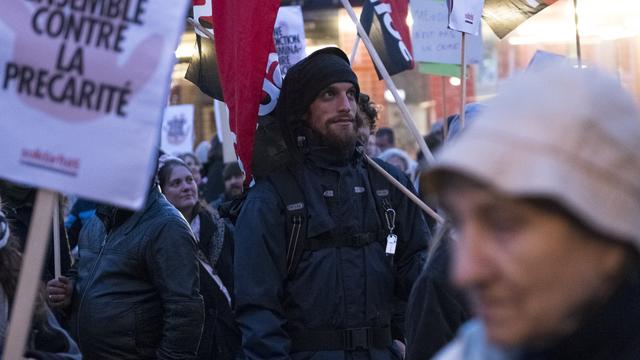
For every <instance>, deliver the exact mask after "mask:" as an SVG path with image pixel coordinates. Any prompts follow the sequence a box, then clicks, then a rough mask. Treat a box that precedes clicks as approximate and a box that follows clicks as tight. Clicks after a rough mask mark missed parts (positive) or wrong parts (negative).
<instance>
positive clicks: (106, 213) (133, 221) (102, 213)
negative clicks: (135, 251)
mask: <svg viewBox="0 0 640 360" xmlns="http://www.w3.org/2000/svg"><path fill="white" fill-rule="evenodd" d="M161 196H163V195H162V194H161V193H160V190H159V189H158V186H157V185H155V184H154V185H152V186H151V189H149V193H148V194H147V201H146V203H145V205H144V208H142V209H140V210H138V211H136V212H131V211H129V210H126V209H121V208H117V207H115V206H111V205H99V206H98V207H97V208H96V215H97V216H98V218H100V220H102V223H103V224H104V227H105V229H106V230H107V232H110V231H112V230H115V229H118V228H120V227H122V230H123V231H124V233H125V234H128V233H129V232H131V231H132V230H133V228H134V227H135V226H136V225H137V224H138V222H139V221H140V219H141V218H142V216H143V215H144V214H145V213H146V212H147V210H148V209H149V208H151V206H153V204H155V203H156V202H157V201H158V199H160V197H161Z"/></svg>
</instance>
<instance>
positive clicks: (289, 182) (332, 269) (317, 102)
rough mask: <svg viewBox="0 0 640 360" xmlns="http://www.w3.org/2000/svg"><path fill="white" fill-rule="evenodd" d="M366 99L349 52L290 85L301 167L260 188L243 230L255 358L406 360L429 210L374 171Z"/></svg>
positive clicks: (298, 75)
mask: <svg viewBox="0 0 640 360" xmlns="http://www.w3.org/2000/svg"><path fill="white" fill-rule="evenodd" d="M359 94H360V88H359V85H358V79H357V77H356V75H355V74H354V73H353V71H352V70H351V68H350V66H349V60H348V58H347V56H346V55H345V54H344V53H343V52H342V51H341V50H340V49H337V48H325V49H322V50H318V51H316V52H315V53H313V54H311V55H310V56H309V57H307V58H306V59H304V60H302V61H301V62H299V63H298V64H296V65H295V66H293V67H292V68H291V69H290V70H289V72H288V73H287V77H286V78H285V79H284V82H283V85H282V91H281V94H280V98H279V100H278V107H277V121H278V124H279V126H280V128H281V130H282V133H283V137H284V139H285V142H286V143H287V147H288V149H289V150H290V152H291V154H292V158H294V159H295V160H294V161H293V162H292V164H290V165H289V166H287V167H286V168H285V169H281V170H277V171H275V172H274V173H272V174H271V175H270V176H269V177H268V178H266V179H264V180H258V181H257V183H256V185H255V186H254V187H253V188H252V189H251V190H250V191H249V193H248V195H247V199H246V201H245V203H244V205H243V208H242V211H241V213H240V216H239V218H238V221H237V223H236V252H235V264H234V271H235V280H236V282H235V284H236V285H235V286H236V301H237V302H236V305H237V306H236V308H237V310H236V318H237V321H238V322H239V324H240V328H241V330H242V335H243V341H242V342H243V345H242V346H243V351H244V354H245V356H246V358H248V359H261V360H265V359H310V358H313V359H397V358H400V356H401V355H400V353H399V351H398V348H399V344H398V343H397V342H395V343H394V341H393V340H394V339H397V340H399V339H402V334H400V333H399V332H395V331H392V330H391V329H392V328H393V329H402V325H401V323H400V321H396V320H394V319H396V318H395V317H394V313H396V312H395V311H394V310H396V309H394V303H395V300H396V299H398V298H399V299H406V298H407V296H408V293H409V290H410V289H411V286H412V284H413V282H414V280H415V278H416V277H417V275H418V273H419V271H420V269H421V267H422V265H423V263H424V258H425V255H426V249H427V243H428V240H429V238H430V235H429V231H428V229H427V226H426V223H425V220H424V218H423V216H422V213H421V212H420V210H419V209H418V208H417V207H416V206H414V205H413V204H412V203H410V202H408V201H407V199H406V198H405V197H404V196H403V195H402V194H401V193H400V192H399V191H398V190H396V189H394V188H393V187H392V186H391V184H389V183H388V182H387V181H386V179H384V178H382V177H381V175H379V174H378V173H376V171H375V170H374V169H371V168H369V166H368V165H367V163H366V162H365V160H364V158H363V155H362V151H363V149H362V146H361V144H357V143H356V139H357V132H356V120H355V119H356V111H357V108H358V97H359ZM381 166H383V167H384V168H385V169H386V170H387V171H388V172H389V173H391V174H392V175H393V176H394V177H396V178H397V179H398V180H399V181H400V182H402V183H403V184H405V185H406V186H407V187H409V188H411V184H410V182H409V180H408V179H407V177H406V176H405V175H404V174H402V173H400V172H399V171H397V170H396V169H394V168H392V167H391V166H389V165H386V164H382V163H381ZM396 240H397V242H396ZM400 312H401V311H400ZM394 345H395V346H394Z"/></svg>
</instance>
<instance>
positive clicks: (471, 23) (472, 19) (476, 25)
mask: <svg viewBox="0 0 640 360" xmlns="http://www.w3.org/2000/svg"><path fill="white" fill-rule="evenodd" d="M447 1H448V2H449V7H450V9H451V13H450V14H449V29H452V30H456V31H461V32H464V33H467V34H471V35H475V36H478V35H480V27H481V19H482V7H483V6H484V0H447Z"/></svg>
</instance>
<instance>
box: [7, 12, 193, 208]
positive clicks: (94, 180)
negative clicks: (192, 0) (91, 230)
mask: <svg viewBox="0 0 640 360" xmlns="http://www.w3.org/2000/svg"><path fill="white" fill-rule="evenodd" d="M92 4H93V5H92ZM187 5H188V1H187V0H181V1H163V2H158V1H149V0H130V1H120V2H116V1H98V2H90V1H56V2H50V1H43V0H31V1H27V0H11V1H5V2H3V8H2V11H0V114H2V121H0V134H2V141H0V152H1V153H2V161H0V177H2V178H6V179H9V180H12V181H16V182H20V183H25V184H28V185H31V186H35V187H42V188H47V189H53V190H57V191H60V192H65V193H74V194H78V195H79V196H81V197H85V198H89V199H94V200H97V201H104V202H108V203H111V204H115V205H118V206H122V207H127V208H132V209H137V208H140V207H141V206H142V205H143V204H144V201H145V198H146V196H145V195H146V193H147V189H148V186H149V184H150V179H151V177H152V173H153V171H154V170H155V169H153V167H154V165H155V157H156V156H157V149H158V145H159V140H160V124H161V120H162V111H163V110H164V107H165V104H166V96H167V93H168V90H169V78H170V74H171V70H172V66H173V63H174V61H175V57H174V55H173V52H174V51H175V49H176V46H177V43H178V38H179V35H180V34H181V33H182V30H183V27H184V23H185V21H184V19H185V17H186V11H187Z"/></svg>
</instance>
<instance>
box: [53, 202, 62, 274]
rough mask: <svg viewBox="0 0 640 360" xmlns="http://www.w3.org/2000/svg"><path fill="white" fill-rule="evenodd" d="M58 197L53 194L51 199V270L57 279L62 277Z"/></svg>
mask: <svg viewBox="0 0 640 360" xmlns="http://www.w3.org/2000/svg"><path fill="white" fill-rule="evenodd" d="M59 201H60V197H59V196H58V194H55V196H54V198H53V264H54V266H53V268H54V276H55V278H56V279H59V278H60V276H61V275H62V271H61V270H60V268H61V267H60V203H59Z"/></svg>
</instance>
